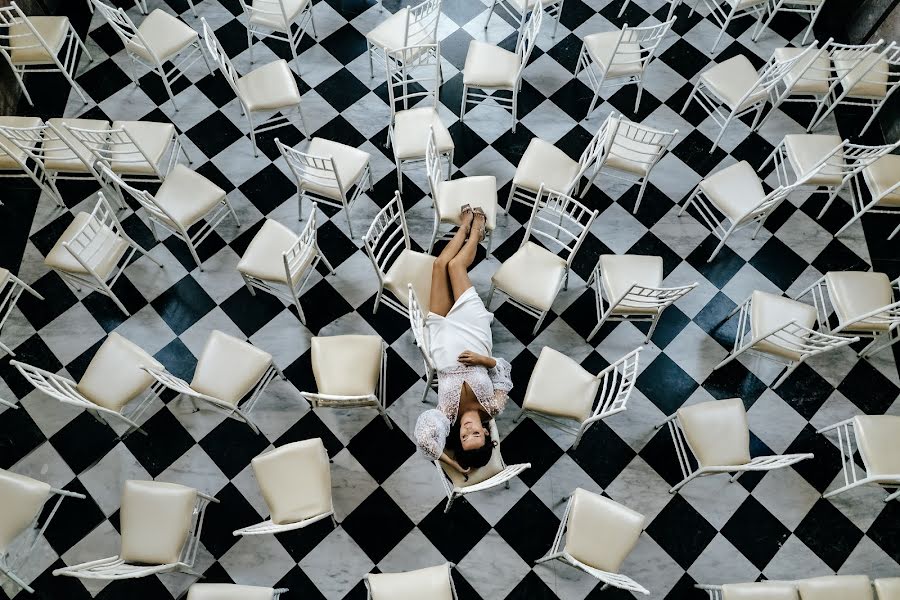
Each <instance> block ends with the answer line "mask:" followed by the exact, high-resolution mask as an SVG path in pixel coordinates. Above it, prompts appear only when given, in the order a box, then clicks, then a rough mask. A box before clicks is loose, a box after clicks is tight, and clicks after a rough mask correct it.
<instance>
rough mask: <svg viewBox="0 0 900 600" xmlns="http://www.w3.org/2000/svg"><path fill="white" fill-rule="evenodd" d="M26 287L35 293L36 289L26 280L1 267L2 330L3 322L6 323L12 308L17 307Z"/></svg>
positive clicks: (0, 303)
mask: <svg viewBox="0 0 900 600" xmlns="http://www.w3.org/2000/svg"><path fill="white" fill-rule="evenodd" d="M26 289H28V290H29V291H30V292H32V293H34V290H32V289H31V288H30V287H28V285H26V284H25V282H24V281H22V280H21V279H19V278H18V277H16V276H15V275H13V274H12V273H10V272H9V271H7V270H6V269H3V268H0V330H2V329H3V324H4V323H6V319H7V318H8V317H9V314H10V313H11V312H12V309H13V308H15V306H16V302H18V301H19V296H21V295H22V292H24V291H25V290H26Z"/></svg>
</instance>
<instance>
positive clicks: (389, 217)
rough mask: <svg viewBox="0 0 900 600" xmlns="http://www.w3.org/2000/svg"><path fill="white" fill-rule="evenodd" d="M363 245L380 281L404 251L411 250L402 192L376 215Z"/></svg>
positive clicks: (396, 194)
mask: <svg viewBox="0 0 900 600" xmlns="http://www.w3.org/2000/svg"><path fill="white" fill-rule="evenodd" d="M363 245H364V246H365V247H366V253H368V255H369V259H370V260H371V261H372V265H373V266H374V267H375V271H376V273H378V278H379V279H380V280H383V279H384V276H385V273H387V270H388V268H389V266H390V265H391V263H392V262H393V261H394V259H396V258H397V256H399V255H400V253H401V252H403V250H409V249H410V248H411V244H410V241H409V230H408V229H407V227H406V215H405V214H404V213H403V202H401V201H400V192H394V199H393V200H391V201H390V202H388V204H387V206H385V207H384V208H382V209H381V210H380V211H379V212H378V214H377V215H375V219H374V220H373V221H372V224H371V225H370V226H369V230H368V231H367V232H366V235H364V236H363Z"/></svg>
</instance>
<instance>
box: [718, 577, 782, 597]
mask: <svg viewBox="0 0 900 600" xmlns="http://www.w3.org/2000/svg"><path fill="white" fill-rule="evenodd" d="M722 600H797V588H796V587H795V586H794V585H793V584H790V583H774V582H769V581H759V582H755V583H727V584H725V585H723V586H722Z"/></svg>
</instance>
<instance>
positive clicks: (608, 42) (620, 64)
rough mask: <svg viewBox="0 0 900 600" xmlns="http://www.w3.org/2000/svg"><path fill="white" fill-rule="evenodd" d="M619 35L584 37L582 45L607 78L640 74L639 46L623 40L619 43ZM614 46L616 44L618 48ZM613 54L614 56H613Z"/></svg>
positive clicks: (608, 32)
mask: <svg viewBox="0 0 900 600" xmlns="http://www.w3.org/2000/svg"><path fill="white" fill-rule="evenodd" d="M621 35H622V32H621V31H604V32H603V33H592V34H590V35H586V36H584V45H585V47H586V48H587V51H588V54H590V55H591V58H592V59H593V60H594V62H596V63H597V64H598V65H599V66H600V68H601V69H603V70H604V71H605V72H606V77H608V78H610V77H611V78H615V77H626V76H629V75H639V74H640V73H641V66H642V63H641V45H640V44H638V43H636V42H633V41H627V40H626V39H624V38H623V40H622V42H621V43H620V42H619V37H620V36H621ZM630 37H631V36H630ZM616 44H618V48H617V47H616ZM614 52H615V56H613V53H614Z"/></svg>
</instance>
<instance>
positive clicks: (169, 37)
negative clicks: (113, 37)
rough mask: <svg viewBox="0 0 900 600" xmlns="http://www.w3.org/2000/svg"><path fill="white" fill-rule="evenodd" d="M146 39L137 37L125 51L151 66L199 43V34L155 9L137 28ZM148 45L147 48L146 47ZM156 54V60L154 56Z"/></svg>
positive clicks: (129, 43) (176, 19)
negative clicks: (142, 40) (157, 60)
mask: <svg viewBox="0 0 900 600" xmlns="http://www.w3.org/2000/svg"><path fill="white" fill-rule="evenodd" d="M137 30H138V33H140V35H141V37H142V38H144V42H141V38H140V37H137V36H135V37H134V38H132V39H131V40H129V41H128V43H127V44H125V49H126V50H128V51H129V52H131V53H133V54H135V55H137V56H139V57H141V58H142V59H144V60H145V61H147V62H149V63H150V64H154V63H156V59H157V58H158V59H159V61H160V62H165V61H167V60H169V59H170V58H172V57H173V56H175V55H176V54H178V53H179V52H181V51H182V50H184V49H185V48H187V47H188V46H190V45H191V44H193V43H194V42H196V41H197V39H198V37H199V34H198V33H197V32H196V31H194V30H193V29H191V28H190V27H189V26H188V25H187V24H185V23H184V22H182V21H181V20H180V19H178V18H177V17H173V16H172V15H170V14H169V13H167V12H163V11H162V10H160V9H158V8H157V9H155V10H154V11H153V12H151V13H150V14H149V15H147V17H146V18H145V19H144V20H143V22H141V24H140V26H139V27H138V28H137ZM144 43H146V46H145V45H144ZM154 54H156V58H153V55H154Z"/></svg>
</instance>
